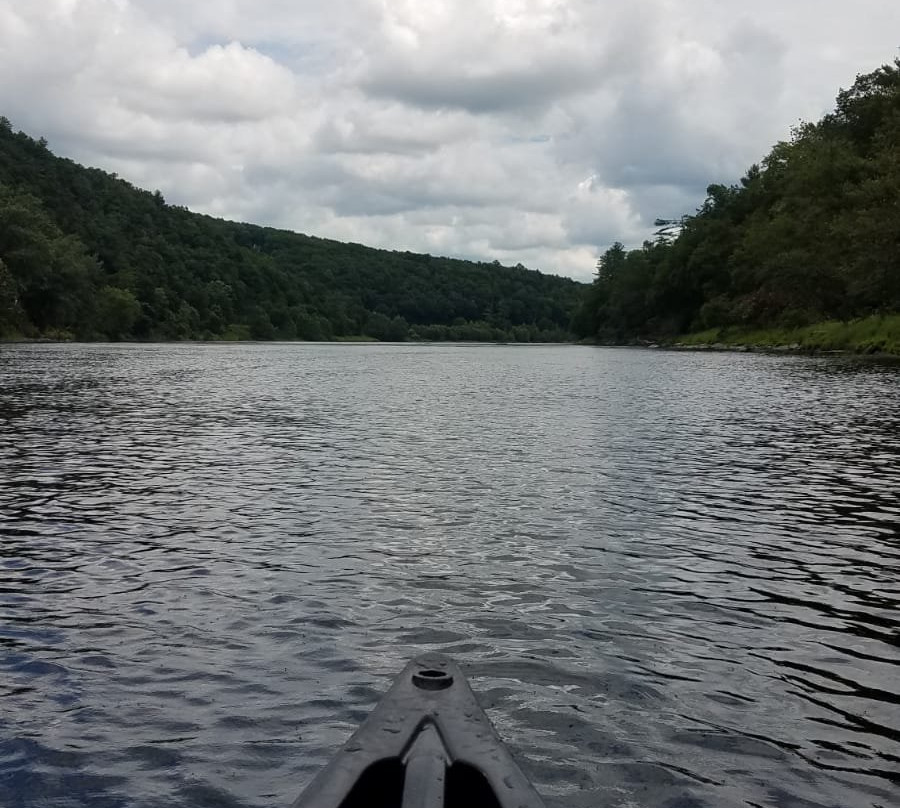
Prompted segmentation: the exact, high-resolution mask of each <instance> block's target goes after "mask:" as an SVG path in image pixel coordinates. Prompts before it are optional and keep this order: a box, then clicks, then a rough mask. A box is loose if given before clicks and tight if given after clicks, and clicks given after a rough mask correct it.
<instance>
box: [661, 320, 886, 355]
mask: <svg viewBox="0 0 900 808" xmlns="http://www.w3.org/2000/svg"><path fill="white" fill-rule="evenodd" d="M673 344H674V345H676V346H683V347H696V348H700V347H706V348H709V347H714V346H715V347H741V346H745V347H749V348H761V349H772V350H777V349H782V350H785V349H786V350H798V351H849V352H852V353H860V354H877V353H885V354H897V355H900V314H891V315H887V316H876V317H865V318H862V319H859V320H849V321H847V322H842V321H840V320H827V321H825V322H821V323H815V324H813V325H807V326H803V327H801V328H768V329H755V330H748V329H741V328H712V329H709V330H707V331H701V332H699V333H696V334H688V335H685V336H683V337H679V338H678V339H676V340H673Z"/></svg>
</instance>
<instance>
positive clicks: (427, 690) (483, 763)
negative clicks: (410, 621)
mask: <svg viewBox="0 0 900 808" xmlns="http://www.w3.org/2000/svg"><path fill="white" fill-rule="evenodd" d="M543 805H544V803H543V802H542V800H541V798H540V797H539V796H538V794H537V792H536V791H535V790H534V788H533V787H532V785H531V783H529V782H528V780H527V779H526V777H525V775H524V774H522V772H521V770H520V769H519V767H518V766H517V765H516V763H515V761H514V760H513V759H512V757H511V756H510V754H509V752H508V751H507V749H506V747H505V746H504V745H503V741H501V740H500V738H499V737H498V735H497V733H496V732H495V731H494V728H493V726H491V722H490V721H489V720H488V717H487V716H486V715H485V714H484V711H483V710H482V709H481V707H479V705H478V702H477V701H476V700H475V695H474V694H473V693H472V690H471V688H470V687H469V684H468V682H466V679H465V677H464V676H463V675H462V672H461V671H460V669H459V668H458V667H457V666H456V664H455V663H454V662H453V660H451V659H449V658H448V657H445V656H441V655H440V654H425V655H424V656H420V657H418V658H416V659H414V660H413V661H412V662H410V663H409V665H407V666H406V667H405V668H404V669H403V672H402V673H401V674H400V675H399V676H398V677H397V679H396V680H395V681H394V684H393V685H392V686H391V689H390V690H389V691H388V692H387V693H386V694H385V696H384V698H383V699H382V700H381V701H380V702H379V703H378V705H377V706H376V707H375V709H374V710H373V711H372V714H371V715H370V716H369V717H368V718H367V719H366V720H365V721H364V722H363V724H362V726H360V728H359V729H358V730H357V731H356V732H355V733H354V735H353V736H352V737H351V738H350V740H349V741H347V743H345V744H344V746H343V747H342V748H341V749H340V751H339V752H338V753H337V754H336V755H335V756H334V758H333V759H332V760H331V762H330V763H329V764H328V765H327V766H326V767H325V768H324V769H323V770H322V771H321V772H320V773H319V774H318V775H317V776H316V778H315V779H314V780H313V781H312V783H310V784H309V786H308V788H307V789H306V790H305V791H304V792H303V793H302V794H301V795H300V797H299V798H298V799H297V801H296V802H295V803H294V806H293V808H462V807H463V806H465V808H543Z"/></svg>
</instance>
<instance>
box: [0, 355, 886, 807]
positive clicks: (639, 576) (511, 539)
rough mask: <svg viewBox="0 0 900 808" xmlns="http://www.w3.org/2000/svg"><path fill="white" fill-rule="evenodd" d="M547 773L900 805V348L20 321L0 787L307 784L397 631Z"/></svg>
mask: <svg viewBox="0 0 900 808" xmlns="http://www.w3.org/2000/svg"><path fill="white" fill-rule="evenodd" d="M425 650H441V651H444V652H447V653H449V654H451V655H453V656H454V657H455V658H456V659H457V660H458V661H459V662H460V663H461V664H462V665H463V667H464V669H465V670H466V671H467V672H468V674H469V676H470V681H471V683H472V686H473V689H474V690H475V691H476V693H477V694H478V696H479V699H480V700H481V703H482V705H483V706H484V707H485V708H486V710H487V712H488V714H489V716H490V717H491V719H492V721H493V722H494V724H495V726H496V727H497V729H498V731H499V732H500V734H501V735H502V736H503V737H504V738H505V739H506V740H507V742H508V744H509V746H510V748H511V750H512V752H513V754H514V755H515V756H516V757H517V759H518V760H519V762H520V763H521V765H522V768H523V769H524V771H525V772H526V774H527V775H528V776H529V777H530V778H531V779H532V781H533V782H534V783H535V785H536V787H537V789H538V790H539V791H540V792H541V793H542V794H543V795H544V797H545V798H546V800H547V802H548V805H551V806H554V807H556V808H563V807H564V806H572V807H573V808H574V807H575V806H578V808H587V807H588V806H614V807H615V806H618V807H619V808H645V807H647V808H649V807H650V806H653V807H654V808H655V807H659V808H663V807H665V808H676V807H677V808H695V807H698V806H709V807H710V808H713V806H715V807H716V808H720V807H725V808H729V807H732V806H754V807H756V808H761V807H762V806H777V807H778V808H812V807H813V806H822V807H823V808H825V807H826V806H827V808H855V806H866V807H867V808H874V807H875V806H879V807H880V808H888V806H897V805H900V366H897V365H895V366H893V367H892V366H888V365H879V364H877V363H871V362H869V363H864V362H860V361H858V360H852V359H841V358H802V357H786V356H784V357H782V356H760V355H752V354H709V353H706V354H704V353H668V352H653V351H641V350H615V349H601V348H589V347H574V346H546V347H544V346H538V347H520V346H477V345H466V346H462V345H394V346H391V345H333V344H332V345H327V344H326V345H322V344H318V345H317V344H267V345H261V344H260V345H258V344H236V345H227V344H208V345H197V344H182V345H115V346H113V345H94V346H84V345H4V346H0V804H3V805H8V806H23V807H24V808H36V807H37V806H41V808H47V807H49V806H66V808H88V807H90V808H122V807H124V806H129V808H130V807H131V806H135V807H137V806H140V807H141V808H150V807H151V806H153V807H154V808H156V807H157V806H160V807H161V808H162V807H163V806H165V807H166V808H187V807H188V806H192V807H194V806H196V807H199V808H210V807H211V806H217V807H221V806H225V807H226V808H257V807H259V808H262V807H263V806H266V808H275V807H282V808H287V806H289V805H290V803H291V801H292V800H293V799H294V798H295V797H296V796H297V794H298V793H299V792H300V790H301V788H302V787H303V786H304V785H305V784H306V783H308V782H309V780H310V779H311V778H312V776H313V775H314V773H315V772H316V771H317V770H318V769H319V767H320V766H322V765H323V764H324V763H325V762H326V761H327V760H328V758H329V757H330V755H331V754H332V752H333V751H334V750H335V749H336V748H337V747H338V746H339V745H340V744H341V743H342V742H343V741H344V740H345V739H346V738H347V736H348V735H349V733H350V732H351V731H352V730H353V729H354V728H355V727H356V726H357V724H358V722H359V721H360V720H361V719H362V718H363V717H364V716H365V715H366V714H367V713H368V711H369V710H370V709H371V708H372V706H373V705H374V703H375V702H376V700H377V699H378V696H379V694H380V693H382V692H383V691H384V689H385V688H386V686H387V685H388V683H389V681H390V679H391V678H392V677H393V676H394V675H395V674H396V673H397V672H398V671H399V670H400V668H401V667H402V666H403V664H404V663H405V662H406V661H407V660H408V659H409V658H410V657H412V656H413V655H415V654H417V653H420V652H422V651H425Z"/></svg>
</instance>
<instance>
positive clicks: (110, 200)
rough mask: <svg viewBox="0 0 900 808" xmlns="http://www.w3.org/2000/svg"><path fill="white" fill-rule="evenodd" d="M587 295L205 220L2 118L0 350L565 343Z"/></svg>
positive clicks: (528, 274) (537, 281) (453, 264)
mask: <svg viewBox="0 0 900 808" xmlns="http://www.w3.org/2000/svg"><path fill="white" fill-rule="evenodd" d="M582 288H583V286H582V285H581V284H578V283H575V282H574V281H571V280H569V279H566V278H561V277H557V276H554V275H546V274H542V273H541V272H537V271H532V270H528V269H526V268H525V267H522V266H516V267H506V266H501V265H500V264H499V263H497V262H494V263H473V262H469V261H460V260H453V259H448V258H435V257H432V256H429V255H417V254H413V253H409V252H391V251H387V250H375V249H371V248H367V247H363V246H361V245H358V244H343V243H340V242H336V241H330V240H327V239H321V238H314V237H311V236H304V235H299V234H296V233H290V232H286V231H282V230H275V229H272V228H265V227H258V226H254V225H249V224H238V223H233V222H226V221H222V220H220V219H213V218H210V217H207V216H201V215H198V214H195V213H191V212H189V211H187V210H186V209H184V208H180V207H175V206H171V205H168V204H166V202H165V200H164V199H163V197H162V195H161V194H160V193H159V192H156V193H149V192H147V191H142V190H139V189H137V188H134V187H133V186H131V185H130V184H128V183H127V182H125V181H123V180H121V179H118V178H116V177H115V176H114V175H110V174H107V173H105V172H103V171H99V170H97V169H86V168H83V167H82V166H79V165H77V164H76V163H74V162H72V161H70V160H65V159H61V158H58V157H55V156H54V155H53V154H52V153H51V152H50V151H49V150H48V148H47V144H46V142H45V141H43V140H34V139H32V138H31V137H29V136H28V135H26V134H24V133H22V132H18V133H17V132H14V131H13V129H12V127H11V125H10V123H9V121H8V120H6V119H2V118H0V336H2V335H4V334H5V335H25V336H39V335H44V336H75V337H78V338H81V339H95V338H100V339H102V338H106V339H126V338H128V339H192V338H200V339H214V338H231V339H236V338H252V339H307V340H319V339H334V338H341V337H350V336H363V335H365V336H369V337H372V338H375V339H381V340H404V339H435V340H440V339H454V340H515V341H519V342H530V341H544V340H549V341H558V340H565V339H568V338H569V336H570V335H569V332H568V327H569V320H570V317H571V312H572V310H573V309H574V308H575V306H576V305H577V301H578V299H579V295H580V293H581V290H582Z"/></svg>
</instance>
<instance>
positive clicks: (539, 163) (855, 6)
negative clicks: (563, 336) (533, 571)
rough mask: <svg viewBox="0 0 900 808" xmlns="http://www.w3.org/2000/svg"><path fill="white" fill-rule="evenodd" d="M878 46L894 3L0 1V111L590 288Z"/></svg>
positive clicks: (104, 150)
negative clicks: (599, 273)
mask: <svg viewBox="0 0 900 808" xmlns="http://www.w3.org/2000/svg"><path fill="white" fill-rule="evenodd" d="M898 45H900V0H855V2H852V3H850V2H847V0H755V2H753V3H748V2H740V3H738V2H734V1H733V0H205V2H199V1H198V0H194V1H193V2H191V0H0V76H2V77H3V78H2V81H0V115H5V116H6V117H8V118H9V119H10V120H11V121H12V123H13V126H14V127H15V128H17V129H24V130H25V131H27V132H28V133H29V134H31V135H33V136H35V137H39V136H44V137H46V138H47V139H48V140H49V141H50V148H51V149H52V150H53V151H54V152H55V153H57V154H59V155H62V156H66V157H71V158H73V159H75V160H77V161H79V162H82V163H85V164H88V165H92V166H98V167H100V168H103V169H106V170H108V171H115V172H117V173H118V174H119V175H120V176H122V177H124V178H125V179H128V180H129V181H130V182H132V183H134V184H135V185H138V186H140V187H143V188H147V189H149V190H155V189H159V190H161V191H162V192H163V194H164V195H165V197H166V199H167V200H168V201H169V202H171V203H174V204H180V205H187V206H188V207H190V208H191V209H193V210H196V211H202V212H204V213H210V214H213V215H216V216H223V217H226V218H229V219H237V220H241V221H249V222H255V223H259V224H268V225H274V226H277V227H284V228H288V229H291V230H296V231H299V232H304V233H309V234H312V235H319V236H327V237H331V238H337V239H341V240H344V241H356V242H361V243H364V244H369V245H372V246H379V247H388V248H392V249H410V250H414V251H420V252H430V253H435V254H440V255H451V256H459V257H466V258H476V259H481V260H493V259H495V258H496V259H499V260H500V261H501V262H503V263H510V264H514V263H518V262H521V263H523V264H525V265H526V266H529V267H532V268H538V269H541V270H543V271H545V272H555V273H558V274H564V275H571V276H573V277H576V278H579V279H582V280H587V279H589V278H590V277H591V275H592V273H593V270H594V264H595V261H596V258H597V256H598V255H599V254H600V253H601V252H602V251H603V250H604V249H606V248H607V247H608V246H609V245H610V244H611V243H612V242H613V241H615V240H620V241H623V242H625V243H626V244H629V245H635V246H636V245H639V244H640V243H641V241H642V240H643V239H644V238H646V237H647V236H648V235H649V234H650V233H651V232H652V229H653V228H652V222H653V219H654V218H656V217H657V216H663V217H669V216H678V215H680V214H682V213H690V212H693V211H694V210H695V209H696V208H697V206H698V205H699V204H700V203H701V202H702V201H703V198H704V195H705V194H704V190H705V188H706V186H707V185H708V184H709V183H711V182H726V183H727V182H734V181H736V180H737V179H738V178H739V177H740V175H741V174H742V173H743V172H744V170H745V169H746V168H747V167H748V166H749V165H750V164H751V163H753V162H755V161H757V160H759V159H760V158H761V157H763V156H764V154H765V153H766V152H767V151H768V150H769V148H770V147H771V146H772V144H773V143H774V142H775V141H777V140H779V139H783V138H786V137H788V135H789V128H790V127H791V126H792V125H793V124H795V123H796V122H797V121H798V119H804V120H816V119H818V118H819V117H820V116H821V115H822V114H823V113H824V112H826V111H828V110H829V109H831V107H832V104H833V100H834V96H835V94H836V92H837V90H838V89H839V88H840V87H842V86H844V87H846V86H849V85H850V84H851V83H852V82H853V79H854V77H855V75H856V74H857V73H860V72H863V73H864V72H869V71H870V70H873V69H875V68H876V67H878V66H879V65H880V64H883V63H885V62H889V61H891V60H892V59H893V58H894V57H895V56H896V55H897V54H898V51H897V46H898Z"/></svg>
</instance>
